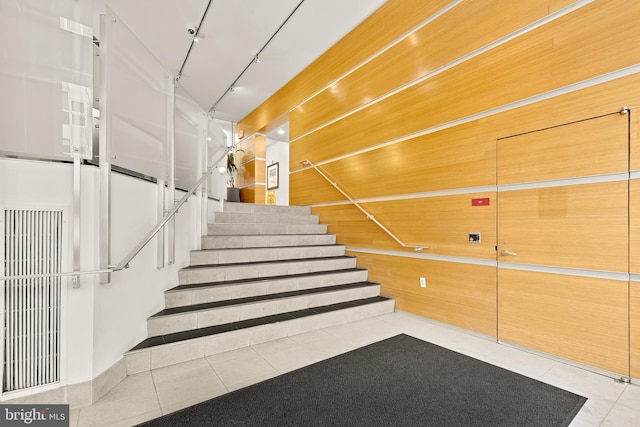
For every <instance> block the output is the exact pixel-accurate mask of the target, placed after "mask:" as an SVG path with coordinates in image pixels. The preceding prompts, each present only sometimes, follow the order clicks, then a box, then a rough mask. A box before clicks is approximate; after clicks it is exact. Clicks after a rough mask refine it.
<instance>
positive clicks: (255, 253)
mask: <svg viewBox="0 0 640 427" xmlns="http://www.w3.org/2000/svg"><path fill="white" fill-rule="evenodd" d="M345 251H346V248H345V247H344V246H342V245H335V246H310V247H296V248H253V249H228V250H225V249H217V250H204V251H193V252H191V254H190V265H208V264H240V263H247V262H264V261H278V260H287V259H304V258H326V257H336V256H343V255H344V254H345Z"/></svg>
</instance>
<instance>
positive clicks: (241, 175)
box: [235, 160, 256, 187]
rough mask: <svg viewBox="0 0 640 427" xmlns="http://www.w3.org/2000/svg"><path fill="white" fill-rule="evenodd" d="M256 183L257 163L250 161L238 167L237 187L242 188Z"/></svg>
mask: <svg viewBox="0 0 640 427" xmlns="http://www.w3.org/2000/svg"><path fill="white" fill-rule="evenodd" d="M255 182H256V161H255V160H253V161H250V162H248V163H245V164H243V165H241V166H239V167H238V172H236V182H235V185H236V187H242V186H245V185H249V184H254V183H255Z"/></svg>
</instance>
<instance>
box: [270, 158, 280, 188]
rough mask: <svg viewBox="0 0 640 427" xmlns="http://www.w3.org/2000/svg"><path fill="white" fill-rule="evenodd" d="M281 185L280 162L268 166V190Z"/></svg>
mask: <svg viewBox="0 0 640 427" xmlns="http://www.w3.org/2000/svg"><path fill="white" fill-rule="evenodd" d="M279 185H280V163H279V162H276V163H271V164H270V165H269V166H267V190H274V189H276V188H278V186H279Z"/></svg>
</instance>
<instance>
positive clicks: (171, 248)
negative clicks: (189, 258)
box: [165, 76, 176, 265]
mask: <svg viewBox="0 0 640 427" xmlns="http://www.w3.org/2000/svg"><path fill="white" fill-rule="evenodd" d="M168 85H169V86H168V91H169V100H168V102H167V151H166V161H167V175H168V177H167V184H168V192H169V194H168V196H167V198H166V200H165V209H166V210H167V211H169V210H170V209H172V208H173V206H174V205H175V200H176V138H175V117H176V116H175V115H176V108H175V100H176V98H175V97H176V90H175V89H176V80H175V78H174V77H173V76H169V78H168ZM166 233H167V241H168V248H167V264H169V265H172V264H174V263H175V262H176V246H175V237H176V234H175V233H176V221H175V217H172V218H171V219H170V220H169V222H168V223H167V227H166Z"/></svg>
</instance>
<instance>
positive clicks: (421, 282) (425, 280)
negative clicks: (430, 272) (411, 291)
mask: <svg viewBox="0 0 640 427" xmlns="http://www.w3.org/2000/svg"><path fill="white" fill-rule="evenodd" d="M420 287H421V288H426V287H427V279H426V278H424V277H421V278H420Z"/></svg>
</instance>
